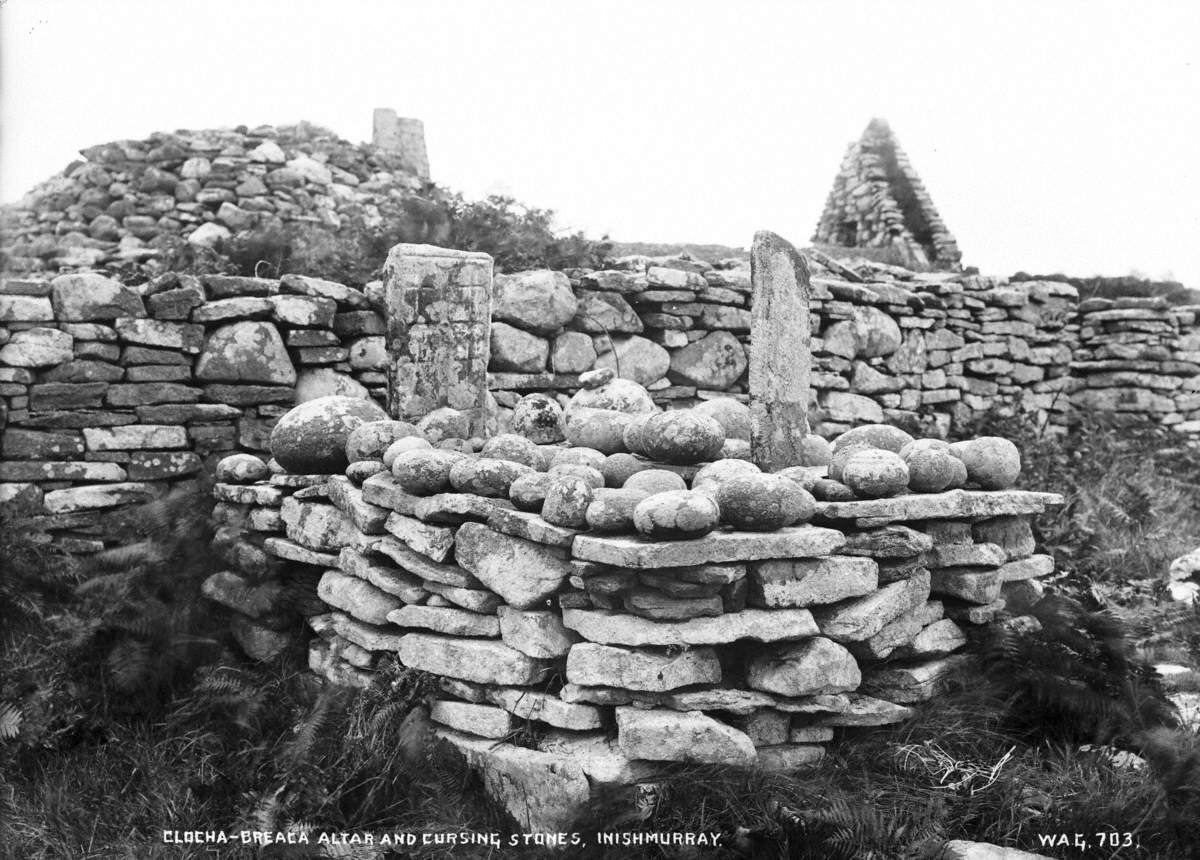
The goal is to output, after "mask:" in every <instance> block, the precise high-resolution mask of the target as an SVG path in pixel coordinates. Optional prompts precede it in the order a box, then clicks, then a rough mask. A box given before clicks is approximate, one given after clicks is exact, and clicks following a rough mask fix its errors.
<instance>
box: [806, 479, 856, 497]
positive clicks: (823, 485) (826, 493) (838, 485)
mask: <svg viewBox="0 0 1200 860" xmlns="http://www.w3.org/2000/svg"><path fill="white" fill-rule="evenodd" d="M809 492H810V493H812V494H813V498H814V499H817V500H818V501H822V502H853V501H854V499H855V496H854V491H853V490H852V489H850V488H849V487H847V486H846V485H845V484H843V483H842V482H841V481H834V480H832V479H830V478H820V479H819V480H817V481H816V483H814V484H813V485H812V489H811V490H809Z"/></svg>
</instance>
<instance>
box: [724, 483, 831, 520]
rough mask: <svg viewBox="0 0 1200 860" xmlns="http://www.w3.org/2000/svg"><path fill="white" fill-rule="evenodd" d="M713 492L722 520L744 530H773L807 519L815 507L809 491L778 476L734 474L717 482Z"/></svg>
mask: <svg viewBox="0 0 1200 860" xmlns="http://www.w3.org/2000/svg"><path fill="white" fill-rule="evenodd" d="M713 495H714V497H715V498H716V501H717V506H718V507H719V508H720V509H721V521H722V522H723V523H725V524H727V525H730V526H733V527H734V528H736V529H745V530H747V531H774V530H775V529H781V528H784V527H785V526H791V525H795V524H796V523H799V522H807V521H808V520H810V519H812V516H813V513H814V511H815V510H816V500H815V499H813V497H812V494H810V493H809V492H808V491H807V490H805V489H803V488H802V487H801V486H800V485H799V484H797V483H796V482H795V481H789V480H788V479H787V478H784V477H780V476H779V475H764V474H761V473H760V474H757V475H755V474H749V473H747V474H742V475H734V476H733V477H730V478H726V479H725V480H722V481H720V482H718V483H717V484H716V490H715V493H713Z"/></svg>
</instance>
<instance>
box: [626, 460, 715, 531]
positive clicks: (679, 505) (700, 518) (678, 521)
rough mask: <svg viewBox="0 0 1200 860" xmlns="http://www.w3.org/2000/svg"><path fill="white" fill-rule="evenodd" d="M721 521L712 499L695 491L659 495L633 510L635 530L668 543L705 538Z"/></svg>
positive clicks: (674, 491) (651, 497) (644, 501)
mask: <svg viewBox="0 0 1200 860" xmlns="http://www.w3.org/2000/svg"><path fill="white" fill-rule="evenodd" d="M635 477H636V476H635ZM720 519H721V509H720V508H719V507H717V503H716V501H714V500H713V498H712V496H709V495H708V494H706V493H696V492H693V491H691V490H673V491H671V492H667V493H656V494H655V495H653V496H649V497H647V498H645V499H643V500H642V501H641V502H639V503H638V505H637V507H635V508H634V509H633V525H634V528H636V529H637V530H638V531H639V532H640V533H641V534H644V535H646V536H647V537H652V538H661V539H667V540H687V539H690V538H698V537H703V536H704V535H706V534H708V533H709V532H710V531H712V530H713V529H714V528H716V527H717V523H718V522H720Z"/></svg>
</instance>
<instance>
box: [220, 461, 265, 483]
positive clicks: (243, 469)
mask: <svg viewBox="0 0 1200 860" xmlns="http://www.w3.org/2000/svg"><path fill="white" fill-rule="evenodd" d="M270 472H271V470H270V469H268V468H267V464H266V463H264V462H263V461H262V458H260V457H255V456H254V455H253V454H230V455H229V456H228V457H224V458H222V459H221V461H220V462H219V463H217V469H216V478H217V480H218V481H221V482H224V483H228V484H253V483H254V482H255V481H262V480H264V479H265V478H266V477H267V476H268V475H269V474H270Z"/></svg>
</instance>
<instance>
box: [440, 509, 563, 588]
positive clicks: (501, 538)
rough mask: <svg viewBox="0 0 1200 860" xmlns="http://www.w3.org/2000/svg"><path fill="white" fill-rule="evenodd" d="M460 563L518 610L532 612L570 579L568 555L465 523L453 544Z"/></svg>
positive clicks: (481, 526)
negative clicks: (530, 610)
mask: <svg viewBox="0 0 1200 860" xmlns="http://www.w3.org/2000/svg"><path fill="white" fill-rule="evenodd" d="M454 551H455V556H456V558H457V559H458V563H459V564H461V565H462V566H463V568H465V569H466V570H467V571H469V572H470V573H472V574H473V575H474V576H475V577H476V578H478V580H479V581H480V582H482V583H483V584H484V585H486V586H487V587H488V588H490V589H491V590H492V591H494V592H496V593H497V594H499V595H500V596H501V597H503V598H504V600H505V602H506V603H508V604H509V605H510V606H514V607H516V608H517V609H531V608H533V607H534V606H536V605H537V604H539V603H541V602H542V601H544V600H545V599H546V598H547V597H549V596H550V595H552V594H553V593H554V592H556V591H557V590H558V589H559V588H560V587H561V586H562V584H563V582H565V581H566V579H567V577H569V576H570V575H571V565H570V563H569V562H568V561H567V559H566V556H565V553H563V552H562V551H561V550H557V549H554V548H551V547H546V546H543V545H542V544H538V543H534V542H533V541H527V540H524V539H522V538H517V537H513V536H512V535H506V534H502V533H500V532H497V531H494V530H492V529H490V528H488V527H487V526H485V525H482V524H481V523H465V524H464V525H463V526H462V527H461V528H460V529H459V530H458V534H457V535H456V537H455V540H454Z"/></svg>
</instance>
